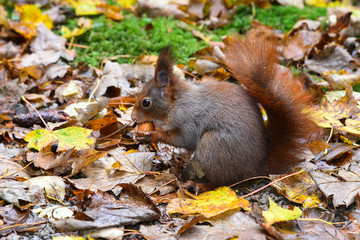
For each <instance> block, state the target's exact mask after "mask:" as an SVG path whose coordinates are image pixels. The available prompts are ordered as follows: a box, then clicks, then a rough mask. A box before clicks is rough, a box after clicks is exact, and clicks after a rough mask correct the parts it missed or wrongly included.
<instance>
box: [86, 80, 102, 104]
mask: <svg viewBox="0 0 360 240" xmlns="http://www.w3.org/2000/svg"><path fill="white" fill-rule="evenodd" d="M100 82H101V80H100V78H96V86H95V88H94V89H93V90H92V92H91V94H90V97H89V100H88V102H90V101H91V98H92V97H93V95H94V94H95V92H96V90H97V89H98V88H99V86H100Z"/></svg>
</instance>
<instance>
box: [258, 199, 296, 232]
mask: <svg viewBox="0 0 360 240" xmlns="http://www.w3.org/2000/svg"><path fill="white" fill-rule="evenodd" d="M269 204H270V206H269V211H262V215H263V217H264V221H265V222H266V223H267V225H269V226H270V225H272V224H274V223H276V222H282V221H289V220H294V219H297V218H298V217H300V216H301V215H302V211H301V210H300V208H298V207H295V208H294V209H293V210H289V209H286V208H282V207H279V206H278V205H276V203H275V202H273V201H272V200H271V199H270V198H269Z"/></svg>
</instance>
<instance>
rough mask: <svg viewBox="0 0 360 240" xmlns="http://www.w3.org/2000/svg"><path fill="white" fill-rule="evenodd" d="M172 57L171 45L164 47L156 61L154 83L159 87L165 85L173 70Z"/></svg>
mask: <svg viewBox="0 0 360 240" xmlns="http://www.w3.org/2000/svg"><path fill="white" fill-rule="evenodd" d="M173 65H174V57H173V54H172V51H171V47H169V46H168V47H165V48H164V49H163V50H162V51H161V53H160V55H159V57H158V60H157V62H156V68H155V84H156V86H157V87H159V88H163V87H165V86H166V85H167V84H169V82H170V80H171V75H172V71H173Z"/></svg>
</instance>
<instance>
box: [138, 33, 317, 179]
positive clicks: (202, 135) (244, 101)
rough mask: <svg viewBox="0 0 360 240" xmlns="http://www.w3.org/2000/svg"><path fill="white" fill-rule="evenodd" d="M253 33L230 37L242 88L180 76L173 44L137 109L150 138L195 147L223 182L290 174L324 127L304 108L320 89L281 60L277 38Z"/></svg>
mask: <svg viewBox="0 0 360 240" xmlns="http://www.w3.org/2000/svg"><path fill="white" fill-rule="evenodd" d="M250 32H251V33H248V35H247V38H246V39H241V37H240V36H235V37H232V38H229V37H228V38H227V39H226V40H225V46H226V47H225V59H226V61H225V65H226V66H227V68H228V69H229V70H230V72H231V73H232V75H233V76H234V77H235V79H236V80H237V81H238V82H239V84H240V85H241V86H240V85H239V84H235V83H230V82H215V81H214V82H211V81H209V82H200V83H192V82H188V81H185V80H182V79H179V78H178V77H177V76H176V75H175V74H174V73H173V65H174V58H173V56H172V52H171V50H170V48H165V49H164V50H163V51H162V52H161V53H160V55H159V58H158V60H157V64H156V68H155V78H154V79H153V80H151V81H149V82H147V83H146V84H145V86H144V88H143V90H142V92H141V93H140V94H139V96H137V99H136V102H135V106H134V109H133V111H132V114H131V117H132V119H133V120H135V121H137V122H138V123H141V122H146V121H152V122H153V123H154V125H155V130H156V131H154V132H151V133H150V134H149V135H148V136H146V140H147V142H154V143H156V142H163V143H167V144H170V145H173V146H176V147H182V148H185V149H187V150H189V151H192V152H193V153H194V158H195V160H196V161H198V163H199V164H200V166H201V168H202V170H203V172H204V173H205V175H206V177H207V179H208V180H209V181H210V182H211V183H212V184H213V185H215V186H219V185H229V184H233V183H235V182H238V181H240V180H243V179H245V178H248V177H253V176H259V175H264V174H275V173H282V172H285V171H286V170H288V168H289V167H291V166H293V165H294V164H296V163H298V162H300V161H301V160H302V159H301V157H300V156H299V155H300V153H302V152H303V151H304V149H305V147H306V141H305V139H306V138H307V137H309V136H310V135H311V134H312V133H313V132H314V131H315V129H316V128H315V124H314V123H313V122H312V121H311V120H310V119H309V118H308V116H307V114H306V113H305V112H304V111H303V110H304V109H305V108H307V107H309V106H311V105H312V95H311V94H310V93H309V92H307V91H305V90H304V87H303V83H302V82H301V81H299V79H297V78H294V77H293V76H292V75H291V73H290V71H288V70H287V69H286V71H284V68H283V67H281V66H280V65H278V56H279V54H278V51H277V43H276V39H275V37H271V36H270V35H269V34H263V33H262V32H260V31H256V30H255V31H250ZM258 103H260V104H261V105H262V106H263V108H264V109H265V111H266V113H267V116H268V124H267V126H265V123H264V120H263V117H262V114H261V112H260V109H259V106H258Z"/></svg>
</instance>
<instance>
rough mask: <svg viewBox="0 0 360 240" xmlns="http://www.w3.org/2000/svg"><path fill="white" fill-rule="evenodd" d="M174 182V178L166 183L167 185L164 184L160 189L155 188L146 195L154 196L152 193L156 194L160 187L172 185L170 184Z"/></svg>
mask: <svg viewBox="0 0 360 240" xmlns="http://www.w3.org/2000/svg"><path fill="white" fill-rule="evenodd" d="M174 181H176V178H175V179H173V180H170V181H168V182H167V183H164V184H163V185H161V186H160V187H157V188H155V189H154V190H153V191H152V192H151V193H149V194H148V196H150V195H152V194H154V193H155V192H157V191H158V190H159V189H160V188H162V187H164V186H166V185H168V184H170V183H172V182H174Z"/></svg>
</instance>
